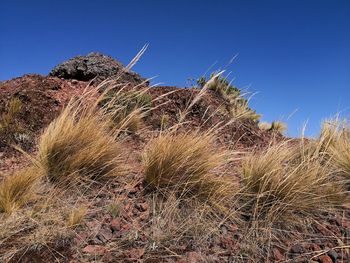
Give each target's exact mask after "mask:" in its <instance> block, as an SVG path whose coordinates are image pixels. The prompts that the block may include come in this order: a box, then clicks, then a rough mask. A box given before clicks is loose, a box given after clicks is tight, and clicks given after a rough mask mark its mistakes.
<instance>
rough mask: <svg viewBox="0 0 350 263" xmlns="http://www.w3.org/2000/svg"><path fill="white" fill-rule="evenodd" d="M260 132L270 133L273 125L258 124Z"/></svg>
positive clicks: (266, 123)
mask: <svg viewBox="0 0 350 263" xmlns="http://www.w3.org/2000/svg"><path fill="white" fill-rule="evenodd" d="M258 126H259V128H260V130H263V131H269V130H270V129H271V123H268V122H264V121H263V122H259V124H258Z"/></svg>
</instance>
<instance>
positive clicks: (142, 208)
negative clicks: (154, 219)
mask: <svg viewBox="0 0 350 263" xmlns="http://www.w3.org/2000/svg"><path fill="white" fill-rule="evenodd" d="M135 206H136V208H137V209H138V210H139V211H140V212H145V211H147V210H148V208H149V205H148V204H147V203H140V204H136V205H135Z"/></svg>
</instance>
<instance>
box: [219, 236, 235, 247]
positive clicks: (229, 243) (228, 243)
mask: <svg viewBox="0 0 350 263" xmlns="http://www.w3.org/2000/svg"><path fill="white" fill-rule="evenodd" d="M220 245H221V247H222V248H224V249H231V250H233V249H235V243H234V241H233V240H232V238H230V237H220Z"/></svg>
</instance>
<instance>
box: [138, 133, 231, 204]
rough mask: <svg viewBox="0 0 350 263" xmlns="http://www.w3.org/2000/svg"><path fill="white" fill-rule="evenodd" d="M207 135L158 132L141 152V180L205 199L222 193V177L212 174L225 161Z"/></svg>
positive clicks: (149, 184) (161, 187) (223, 155)
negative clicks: (142, 167) (142, 164)
mask: <svg viewBox="0 0 350 263" xmlns="http://www.w3.org/2000/svg"><path fill="white" fill-rule="evenodd" d="M213 142H214V137H213V136H212V135H210V134H202V135H200V134H198V133H183V134H171V133H167V134H161V135H160V136H159V137H157V138H155V139H153V140H151V141H150V142H149V144H148V146H147V147H146V150H145V151H144V153H143V163H144V173H145V181H146V183H147V185H148V186H150V187H152V188H155V189H157V188H160V189H174V188H176V189H177V190H178V191H179V192H180V193H181V194H183V195H198V196H202V197H205V198H208V197H210V196H213V195H218V194H222V192H225V191H224V190H223V189H224V187H223V182H222V180H221V179H220V178H219V177H217V176H215V175H213V172H214V170H216V169H218V168H219V167H221V166H222V165H223V164H224V163H225V158H227V156H226V154H227V153H225V152H224V151H220V150H218V149H215V148H214V147H213Z"/></svg>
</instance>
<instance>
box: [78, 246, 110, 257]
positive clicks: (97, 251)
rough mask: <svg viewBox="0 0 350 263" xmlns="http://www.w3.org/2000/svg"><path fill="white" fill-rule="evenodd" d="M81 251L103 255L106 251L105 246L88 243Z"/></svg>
mask: <svg viewBox="0 0 350 263" xmlns="http://www.w3.org/2000/svg"><path fill="white" fill-rule="evenodd" d="M83 252H84V253H87V254H94V255H103V254H104V253H106V249H105V247H103V246H99V245H88V246H86V247H84V248H83Z"/></svg>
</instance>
